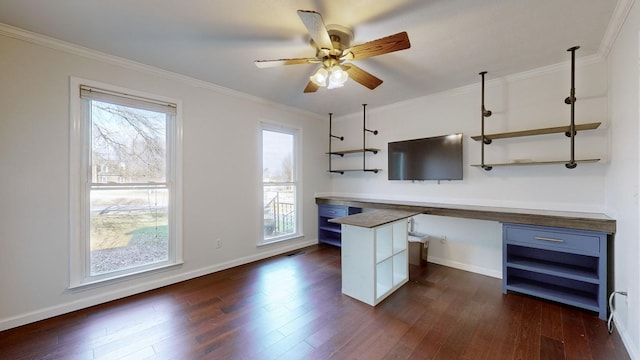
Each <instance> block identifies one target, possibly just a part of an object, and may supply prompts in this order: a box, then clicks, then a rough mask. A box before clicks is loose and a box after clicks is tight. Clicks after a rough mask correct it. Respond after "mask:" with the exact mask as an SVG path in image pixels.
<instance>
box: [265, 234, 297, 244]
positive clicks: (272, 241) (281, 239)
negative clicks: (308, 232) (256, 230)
mask: <svg viewBox="0 0 640 360" xmlns="http://www.w3.org/2000/svg"><path fill="white" fill-rule="evenodd" d="M303 238H304V234H293V235H288V236H281V237H277V238H273V239H269V240H263V241H262V242H259V243H258V244H257V246H258V247H261V246H268V245H274V244H277V243H281V242H284V241H290V240H299V239H303Z"/></svg>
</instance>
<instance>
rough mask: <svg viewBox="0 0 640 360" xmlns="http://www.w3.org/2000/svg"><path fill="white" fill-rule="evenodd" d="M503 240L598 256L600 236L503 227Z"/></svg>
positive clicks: (542, 228)
mask: <svg viewBox="0 0 640 360" xmlns="http://www.w3.org/2000/svg"><path fill="white" fill-rule="evenodd" d="M504 232H505V233H504V236H505V240H506V241H507V242H508V243H519V244H523V245H526V246H531V247H538V248H551V249H554V250H558V251H564V252H580V253H590V254H599V253H600V241H604V239H606V237H605V238H604V239H603V236H602V234H600V233H593V232H586V231H585V232H582V231H575V230H568V229H566V230H565V229H556V228H547V227H527V226H512V225H505V227H504Z"/></svg>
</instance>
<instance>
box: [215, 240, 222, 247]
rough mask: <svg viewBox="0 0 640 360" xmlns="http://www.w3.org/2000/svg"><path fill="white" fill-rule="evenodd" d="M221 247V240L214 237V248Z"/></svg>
mask: <svg viewBox="0 0 640 360" xmlns="http://www.w3.org/2000/svg"><path fill="white" fill-rule="evenodd" d="M221 247H222V240H220V239H216V249H220V248H221Z"/></svg>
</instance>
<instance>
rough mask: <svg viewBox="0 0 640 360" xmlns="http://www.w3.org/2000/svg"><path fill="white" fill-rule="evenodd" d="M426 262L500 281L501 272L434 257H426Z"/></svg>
mask: <svg viewBox="0 0 640 360" xmlns="http://www.w3.org/2000/svg"><path fill="white" fill-rule="evenodd" d="M427 261H428V262H432V263H434V264H438V265H444V266H448V267H452V268H454V269H460V270H464V271H469V272H472V273H476V274H480V275H486V276H490V277H493V278H497V279H502V271H499V270H493V269H488V268H485V267H481V266H475V265H469V264H465V263H461V262H458V261H454V260H450V259H443V258H439V257H435V256H429V257H427Z"/></svg>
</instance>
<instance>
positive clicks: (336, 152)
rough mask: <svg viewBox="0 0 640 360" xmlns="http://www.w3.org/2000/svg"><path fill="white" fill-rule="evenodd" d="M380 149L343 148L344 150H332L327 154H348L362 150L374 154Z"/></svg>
mask: <svg viewBox="0 0 640 360" xmlns="http://www.w3.org/2000/svg"><path fill="white" fill-rule="evenodd" d="M378 151H380V149H373V148H366V149H354V150H343V151H332V152H328V153H326V154H327V155H340V156H342V155H346V154H357V153H362V152H372V153H374V154H377V153H378Z"/></svg>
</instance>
